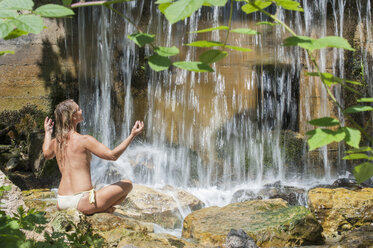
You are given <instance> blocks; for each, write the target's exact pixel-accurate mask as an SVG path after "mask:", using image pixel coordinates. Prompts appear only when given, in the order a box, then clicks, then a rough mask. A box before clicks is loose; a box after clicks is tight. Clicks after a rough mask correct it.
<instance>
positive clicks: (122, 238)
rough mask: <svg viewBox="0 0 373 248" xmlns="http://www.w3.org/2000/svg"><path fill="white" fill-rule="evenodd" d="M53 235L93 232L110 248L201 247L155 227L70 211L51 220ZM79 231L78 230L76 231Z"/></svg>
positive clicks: (105, 214) (100, 215)
mask: <svg viewBox="0 0 373 248" xmlns="http://www.w3.org/2000/svg"><path fill="white" fill-rule="evenodd" d="M51 225H52V227H53V231H54V232H78V233H81V234H82V233H84V232H86V231H87V230H89V231H92V232H93V233H95V234H96V235H99V237H100V238H103V239H104V240H105V245H106V246H107V247H147V248H148V247H149V248H150V247H165V248H168V247H169V248H171V247H175V246H176V247H201V246H197V245H194V244H192V243H189V242H187V241H185V240H182V239H179V238H177V237H175V236H172V235H169V234H157V233H153V232H154V229H153V224H151V223H144V222H141V221H138V220H134V219H131V218H125V217H122V216H117V215H114V214H107V213H99V214H93V215H92V216H85V215H83V214H81V213H80V212H79V211H77V210H74V209H68V210H63V211H58V212H56V213H55V214H54V215H53V216H52V217H51ZM76 228H78V230H76Z"/></svg>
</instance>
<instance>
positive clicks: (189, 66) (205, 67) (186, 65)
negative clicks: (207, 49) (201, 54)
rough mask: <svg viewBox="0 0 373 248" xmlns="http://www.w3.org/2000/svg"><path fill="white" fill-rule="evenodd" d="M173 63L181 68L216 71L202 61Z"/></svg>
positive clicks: (196, 70)
mask: <svg viewBox="0 0 373 248" xmlns="http://www.w3.org/2000/svg"><path fill="white" fill-rule="evenodd" d="M173 65H174V66H176V67H178V68H180V69H184V70H188V71H194V72H213V71H214V70H213V69H212V68H211V67H210V66H208V65H206V64H204V63H202V62H196V61H191V62H188V61H178V62H174V63H173Z"/></svg>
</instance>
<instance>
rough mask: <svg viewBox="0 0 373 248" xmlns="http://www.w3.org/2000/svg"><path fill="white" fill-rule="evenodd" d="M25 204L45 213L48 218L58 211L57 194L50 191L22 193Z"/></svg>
mask: <svg viewBox="0 0 373 248" xmlns="http://www.w3.org/2000/svg"><path fill="white" fill-rule="evenodd" d="M22 196H23V199H24V201H25V204H26V206H27V207H29V208H35V210H36V211H40V212H45V213H46V217H49V216H50V215H51V214H53V213H54V212H56V211H57V207H56V204H57V199H56V193H55V192H53V191H51V190H50V189H31V190H24V191H22Z"/></svg>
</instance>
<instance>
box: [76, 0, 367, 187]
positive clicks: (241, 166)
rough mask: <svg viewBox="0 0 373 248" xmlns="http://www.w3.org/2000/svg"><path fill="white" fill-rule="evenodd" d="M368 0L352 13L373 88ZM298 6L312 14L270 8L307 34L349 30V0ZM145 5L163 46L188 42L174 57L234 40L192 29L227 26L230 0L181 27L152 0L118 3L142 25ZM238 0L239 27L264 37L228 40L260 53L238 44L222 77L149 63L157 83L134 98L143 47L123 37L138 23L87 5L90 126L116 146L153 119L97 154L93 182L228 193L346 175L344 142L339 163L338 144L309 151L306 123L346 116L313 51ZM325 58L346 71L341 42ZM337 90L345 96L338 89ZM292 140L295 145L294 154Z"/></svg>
mask: <svg viewBox="0 0 373 248" xmlns="http://www.w3.org/2000/svg"><path fill="white" fill-rule="evenodd" d="M363 2H364V1H362V0H356V4H357V10H358V16H349V18H352V17H353V18H357V19H356V22H357V23H358V31H359V34H360V37H359V39H360V44H359V47H360V53H361V55H362V56H361V64H362V65H363V69H364V71H363V73H364V78H365V80H366V83H367V84H368V85H369V95H370V96H371V95H372V93H373V92H372V91H373V86H372V85H373V84H372V82H371V81H372V76H371V75H372V73H373V72H372V70H373V68H372V66H369V65H370V64H369V63H368V62H369V61H371V60H372V50H373V49H372V44H373V43H372V26H371V21H372V19H371V5H370V1H367V3H363ZM301 4H302V7H303V8H304V13H298V12H290V11H287V10H283V9H281V8H279V9H275V8H274V7H270V8H269V11H270V12H272V13H276V14H277V17H278V18H280V19H281V20H282V21H284V22H286V23H288V24H289V25H290V27H291V28H293V29H294V30H295V31H296V32H297V33H298V34H300V35H308V36H312V37H313V38H320V37H323V36H326V35H335V36H344V34H345V33H344V25H345V22H344V19H345V16H346V8H345V6H346V0H320V1H308V0H302V1H301ZM144 6H146V8H147V10H148V12H149V13H148V15H149V18H148V23H147V24H145V26H146V29H147V30H146V31H147V32H148V33H153V34H155V35H156V40H155V44H156V45H159V46H173V45H174V46H177V47H179V48H180V50H181V53H180V54H179V55H177V56H175V57H172V60H173V61H179V60H187V61H196V60H198V56H199V55H200V54H201V51H202V49H197V48H194V47H187V46H183V45H184V44H187V43H190V42H193V41H196V40H197V39H198V40H203V39H206V40H222V39H224V38H225V32H224V31H213V32H212V33H207V34H196V33H193V31H196V30H198V29H203V28H209V27H216V26H219V25H227V23H226V22H227V20H228V16H229V7H228V6H227V7H224V8H216V7H214V8H206V7H203V8H202V9H200V10H198V11H197V12H195V13H194V14H193V15H192V16H191V17H190V18H188V19H185V20H184V21H181V22H178V23H176V24H174V25H170V24H169V23H168V22H167V21H166V20H165V18H164V17H163V16H162V15H161V14H160V12H159V10H158V9H157V6H156V5H155V4H154V2H153V1H135V2H129V3H126V4H124V5H123V6H122V5H121V7H118V10H120V11H123V13H125V14H126V15H127V16H129V18H131V19H132V20H134V22H135V23H137V24H139V23H140V19H141V15H142V12H143V9H144ZM233 6H234V11H233V12H234V16H233V20H232V26H233V27H234V28H251V29H256V30H258V31H259V32H260V33H261V34H260V35H257V36H245V35H242V34H231V35H230V37H229V40H228V43H229V44H232V45H236V46H242V47H248V48H251V49H253V51H252V52H249V53H243V52H236V51H229V56H228V57H227V58H225V59H224V60H222V61H219V62H218V63H216V64H214V65H213V69H214V70H215V72H213V73H195V72H187V71H185V70H181V69H178V68H171V69H169V70H166V71H164V72H154V71H151V70H148V69H147V68H145V74H146V76H147V77H148V81H147V86H146V87H144V91H145V92H146V95H143V96H142V98H139V96H138V95H136V96H135V95H134V92H133V91H134V89H136V87H137V86H136V85H134V84H132V81H133V77H134V75H133V73H134V71H135V69H136V68H137V65H138V63H139V60H138V59H139V55H138V53H139V49H138V48H136V47H135V45H134V44H133V43H132V42H131V41H129V40H128V39H127V38H126V37H127V35H129V34H131V33H134V32H135V31H136V30H135V28H134V26H133V25H131V24H130V23H128V22H121V20H120V18H119V17H118V16H115V15H116V14H115V13H112V12H111V11H108V10H107V9H104V8H86V9H80V10H79V27H80V29H81V32H79V46H80V49H79V57H80V65H79V66H80V71H79V72H80V73H79V85H80V89H79V90H80V95H79V97H80V99H79V103H80V105H81V106H82V109H83V114H84V119H85V121H84V123H83V125H82V127H81V129H82V132H83V133H88V134H91V135H93V136H95V137H96V138H97V139H98V140H100V141H101V142H103V143H104V144H105V145H107V146H109V147H111V148H113V146H115V145H116V144H117V143H118V142H120V141H121V140H122V139H124V138H125V137H126V136H127V135H128V134H129V132H130V130H131V128H132V125H133V123H134V121H135V120H136V119H137V118H142V119H143V120H144V122H145V126H146V132H145V134H144V136H142V137H139V138H137V140H136V141H135V142H134V143H133V144H131V146H130V147H129V148H128V150H127V151H126V152H125V153H124V154H123V155H122V156H121V157H120V158H119V159H118V160H117V161H116V162H107V161H103V160H101V159H98V158H96V157H95V158H94V159H93V162H92V176H93V180H94V182H95V183H96V184H99V183H111V182H113V181H115V180H118V178H121V177H125V178H129V179H131V180H133V181H134V182H135V183H142V184H148V185H152V186H156V185H164V184H171V185H173V186H177V187H183V188H190V187H192V188H198V189H208V188H211V187H217V188H219V189H220V190H230V189H232V188H234V187H237V186H239V185H242V184H251V185H256V186H260V185H263V184H265V183H268V182H273V181H277V180H281V181H283V182H288V183H294V182H298V183H300V184H302V183H304V181H305V180H311V181H312V180H316V179H317V180H323V181H327V182H330V181H331V180H333V179H334V178H337V177H338V176H340V175H342V174H343V175H344V174H345V171H346V164H345V163H344V162H343V160H342V159H341V156H342V154H343V150H344V149H345V148H344V147H343V146H342V145H339V146H338V147H337V148H335V149H336V150H337V153H338V158H337V160H333V159H331V155H330V154H332V153H333V152H334V150H333V151H331V148H329V147H324V148H321V149H320V151H319V152H314V153H312V154H307V153H306V152H305V151H306V144H305V139H304V134H305V132H306V131H308V130H310V129H311V128H312V127H311V126H310V125H309V124H308V123H307V121H309V120H311V119H313V118H320V117H324V116H329V115H332V116H333V115H334V116H336V117H338V118H342V115H341V113H340V112H336V113H335V112H333V111H331V110H330V108H329V107H328V106H329V105H330V103H329V100H328V96H327V93H326V90H325V89H324V88H323V86H322V84H321V82H320V81H319V80H318V79H316V78H312V77H308V76H306V71H307V70H311V69H312V65H311V61H310V58H309V57H308V55H307V54H306V53H305V52H304V51H303V50H302V49H299V48H297V47H284V46H282V39H283V38H285V37H287V36H288V34H287V33H286V30H285V29H284V28H283V27H282V26H275V27H268V26H265V25H260V26H259V25H255V22H257V21H267V20H268V18H267V17H266V16H263V15H262V14H260V13H254V14H250V15H243V14H239V12H241V11H240V7H241V6H242V3H238V2H237V3H236V2H235V3H234V5H233ZM329 8H331V10H332V11H329V10H328V9H329ZM89 20H95V22H93V23H91V22H89ZM142 25H144V24H142ZM328 27H329V29H328ZM116 51H120V52H119V55H118V53H117V52H116ZM144 52H145V55H146V56H148V55H151V54H152V53H153V52H152V50H151V48H150V47H147V48H146V49H145V50H144ZM317 60H318V63H319V65H320V69H321V70H322V71H330V72H333V73H334V74H335V75H336V76H338V77H342V78H343V77H344V75H345V69H344V68H345V60H344V52H343V50H341V49H330V50H326V49H323V50H321V52H320V54H319V55H318V56H317ZM118 71H119V72H118ZM117 75H119V76H117ZM118 85H119V86H118ZM333 90H334V93H335V95H336V96H337V99H339V100H340V101H341V102H342V103H343V98H342V93H341V89H340V88H338V87H334V88H333ZM118 92H123V94H117V93H118ZM115 94H117V95H115ZM114 95H115V97H116V99H114ZM118 99H119V100H118ZM114 100H115V101H114ZM113 102H120V103H122V106H119V107H118V106H117V105H113ZM138 109H143V110H144V111H145V113H144V115H143V116H140V117H139V115H138V114H137V112H136V110H138ZM118 110H120V111H119V112H118ZM342 121H343V120H342ZM285 130H287V131H285ZM294 142H295V143H294ZM297 142H298V143H297ZM289 147H292V149H295V150H294V151H289V150H290V148H289ZM333 149H334V148H333ZM291 152H293V154H292V153H291ZM315 161H316V162H315ZM317 163H318V164H322V166H321V167H322V168H318V167H317V165H316V164H317Z"/></svg>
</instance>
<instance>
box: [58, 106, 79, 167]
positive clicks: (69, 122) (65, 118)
mask: <svg viewBox="0 0 373 248" xmlns="http://www.w3.org/2000/svg"><path fill="white" fill-rule="evenodd" d="M76 111H77V108H76V103H75V102H74V100H72V99H68V100H65V101H63V102H61V103H59V104H58V105H57V107H56V109H55V110H54V118H55V123H56V125H55V128H56V129H55V132H56V140H57V154H58V155H59V160H60V161H61V162H62V160H63V157H64V156H63V155H64V153H65V148H66V144H67V141H68V140H69V138H70V132H71V131H72V130H74V123H73V114H74V113H76Z"/></svg>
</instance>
